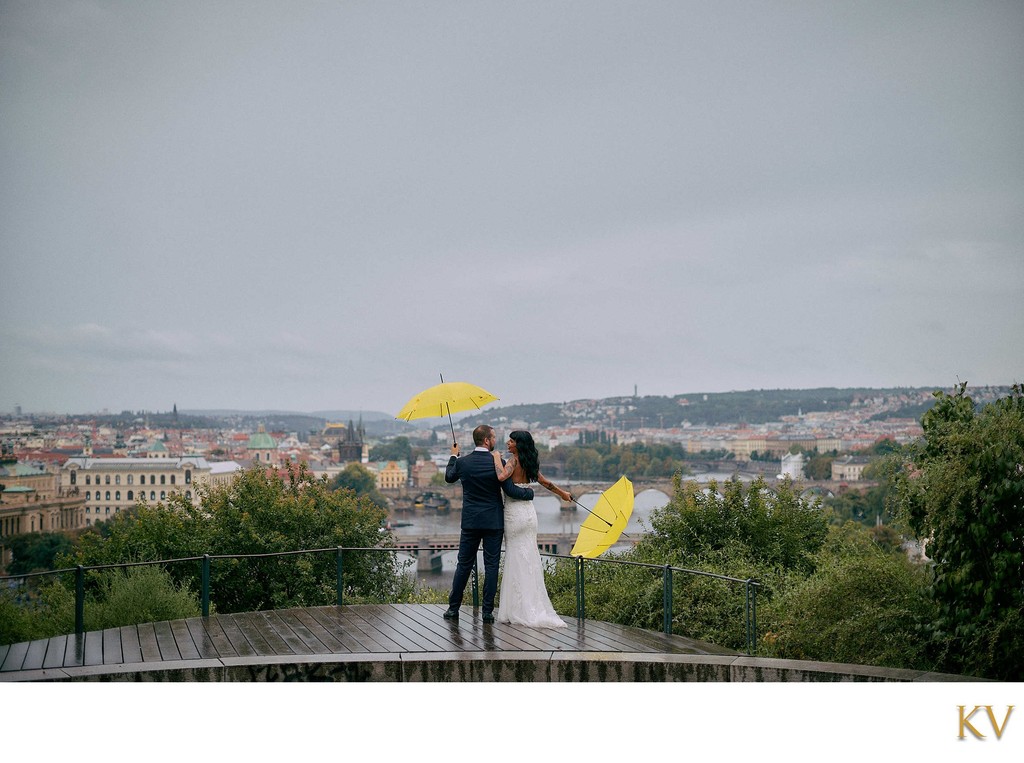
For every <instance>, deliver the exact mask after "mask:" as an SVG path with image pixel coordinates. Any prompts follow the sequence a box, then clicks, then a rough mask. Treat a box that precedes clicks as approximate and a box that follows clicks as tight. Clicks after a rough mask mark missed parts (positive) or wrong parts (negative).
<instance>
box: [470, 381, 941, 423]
mask: <svg viewBox="0 0 1024 763" xmlns="http://www.w3.org/2000/svg"><path fill="white" fill-rule="evenodd" d="M936 389H939V387H917V388H909V387H902V388H886V389H872V388H863V387H851V388H845V389H841V388H834V387H823V388H816V389H776V390H765V389H762V390H745V391H734V392H693V393H687V394H680V395H673V396H671V397H668V396H647V397H628V396H627V397H614V398H604V399H599V400H574V401H570V402H566V403H545V404H542V405H512V406H505V407H490V408H487V409H486V410H484V411H481V412H480V413H478V414H474V415H473V416H472V417H470V418H468V419H466V421H465V422H464V423H465V424H467V425H475V424H478V423H490V424H495V423H501V422H505V421H508V422H513V421H522V422H526V424H527V426H528V427H531V428H543V427H549V426H556V427H557V426H568V425H572V424H587V423H593V424H598V423H599V424H600V425H602V426H614V427H615V428H618V429H627V430H628V429H639V428H642V427H658V428H673V427H680V426H684V425H685V424H689V425H706V426H715V425H721V424H752V425H753V424H764V423H767V422H771V421H778V420H780V419H781V418H782V417H784V416H796V415H798V414H800V413H812V412H828V411H840V410H846V409H848V408H850V407H851V406H854V405H859V404H860V403H862V402H863V401H867V400H872V399H874V398H879V397H882V398H886V399H889V400H891V401H892V402H893V404H892V405H891V409H890V411H889V412H888V414H883V416H884V415H888V416H904V417H913V418H919V417H920V415H921V414H922V413H923V412H924V411H925V410H927V409H928V408H930V407H931V403H930V401H929V400H928V396H929V395H930V394H931V393H932V392H933V391H934V390H936ZM901 401H903V402H901ZM883 416H880V417H883Z"/></svg>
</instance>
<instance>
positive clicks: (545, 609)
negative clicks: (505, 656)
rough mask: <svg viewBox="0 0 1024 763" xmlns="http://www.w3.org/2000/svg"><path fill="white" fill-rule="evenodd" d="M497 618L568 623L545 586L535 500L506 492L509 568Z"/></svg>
mask: <svg viewBox="0 0 1024 763" xmlns="http://www.w3.org/2000/svg"><path fill="white" fill-rule="evenodd" d="M516 484H519V483H516ZM521 487H528V485H521ZM494 619H495V620H496V621H497V622H499V623H511V624H513V625H525V626H528V627H531V628H566V627H568V626H567V625H566V624H565V622H564V621H563V620H562V618H560V617H559V616H558V614H557V613H556V612H555V608H554V607H552V606H551V599H550V598H548V591H547V588H545V587H544V570H543V569H542V568H541V563H540V552H539V551H538V550H537V510H536V509H535V508H534V506H533V501H517V500H515V499H513V498H509V497H508V496H505V568H504V571H503V572H502V574H501V591H500V592H499V594H498V608H497V609H496V610H495V612H494Z"/></svg>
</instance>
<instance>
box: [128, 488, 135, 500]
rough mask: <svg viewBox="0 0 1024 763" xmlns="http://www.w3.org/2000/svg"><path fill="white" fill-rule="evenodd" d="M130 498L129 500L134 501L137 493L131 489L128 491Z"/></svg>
mask: <svg viewBox="0 0 1024 763" xmlns="http://www.w3.org/2000/svg"><path fill="white" fill-rule="evenodd" d="M128 500H129V501H134V500H135V494H134V493H133V492H132V491H131V490H129V491H128Z"/></svg>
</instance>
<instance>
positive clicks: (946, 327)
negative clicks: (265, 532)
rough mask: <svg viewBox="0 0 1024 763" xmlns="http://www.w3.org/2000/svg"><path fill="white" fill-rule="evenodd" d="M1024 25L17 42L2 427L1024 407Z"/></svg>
mask: <svg viewBox="0 0 1024 763" xmlns="http://www.w3.org/2000/svg"><path fill="white" fill-rule="evenodd" d="M1022 32H1024V7H1022V6H1020V5H1019V4H999V3H986V4H981V5H977V4H972V5H956V4H954V5H946V6H936V5H935V4H934V3H927V2H924V3H914V2H911V3H905V4H900V5H898V6H893V5H892V4H891V3H885V2H859V3H842V2H841V3H834V4H829V5H827V6H823V7H794V6H788V5H785V6H784V5H781V4H764V5H759V6H752V5H751V4H749V3H733V2H722V3H700V2H698V3H676V2H650V3H644V4H642V5H641V6H636V5H634V4H624V3H616V2H593V3H587V4H585V5H578V4H561V3H546V2H545V3H541V2H523V3H516V4H515V5H514V6H512V7H508V6H507V5H506V4H498V3H490V2H485V3H479V4H474V5H473V6H471V7H467V6H466V5H465V4H462V3H454V2H438V3H432V4H430V6H429V7H425V6H421V5H417V4H402V3H399V4H394V5H387V6H381V5H379V4H372V5H363V4H349V3H344V4H322V3H306V2H299V3H294V4H293V3H289V4H275V3H265V4H257V5H251V4H234V3H230V2H224V3H205V2H180V3H174V4H166V3H159V2H145V1H144V2H131V3H129V2H121V1H114V0H96V1H94V2H84V1H83V2H73V1H69V2H63V3H57V4H41V3H22V4H5V5H4V6H3V7H2V8H0V89H2V91H3V92H4V93H5V107H4V109H3V111H2V112H0V174H2V175H3V177H4V179H5V182H4V184H3V185H2V186H0V253H2V257H3V263H4V266H5V267H4V280H3V285H4V288H3V289H2V291H0V412H10V411H13V410H14V408H15V406H21V408H22V409H23V410H24V411H26V412H32V411H52V412H58V413H60V412H90V411H100V410H103V409H107V410H110V411H121V410H168V409H170V407H171V405H172V404H176V405H177V407H178V409H179V410H204V409H218V408H234V409H237V410H269V409H273V410H284V411H300V412H301V411H307V412H308V411H317V410H332V409H346V410H359V409H362V410H367V411H379V412H384V413H394V412H397V411H398V410H399V409H400V408H401V407H402V405H403V404H404V403H405V401H406V400H408V399H409V397H411V396H412V395H413V394H415V393H416V392H418V391H419V390H421V389H424V388H426V387H428V386H431V385H432V384H435V383H437V382H438V381H439V377H440V375H441V374H443V375H444V378H445V380H448V381H456V380H465V381H471V382H473V383H476V384H478V385H480V386H482V387H484V388H485V389H487V390H489V391H491V392H492V393H494V394H495V395H497V396H498V397H499V399H500V402H499V403H497V405H499V406H506V405H515V404H520V403H536V402H561V401H569V400H579V399H601V398H607V397H613V396H628V395H630V394H632V393H633V391H634V388H636V389H637V391H638V393H639V394H640V395H641V396H643V395H674V394H685V393H686V392H685V391H687V390H692V391H697V392H724V391H729V390H754V389H810V388H818V387H838V388H849V387H869V388H892V387H924V386H929V385H936V388H938V389H947V390H948V389H950V388H951V387H953V386H954V385H955V384H956V383H957V382H958V381H965V382H968V384H969V385H970V386H971V387H974V386H982V385H1009V384H1012V383H1015V382H1020V381H1022V377H1024V374H1022V373H1021V369H1022V365H1021V363H1020V358H1021V357H1024V310H1022V308H1021V306H1020V302H1021V300H1020V294H1022V293H1024V243H1022V242H1024V218H1022V216H1021V215H1020V210H1021V209H1022V208H1024V183H1022V179H1024V145H1022V144H1021V142H1020V140H1019V136H1020V134H1021V133H1022V132H1024V116H1022V114H1024V111H1022V108H1021V106H1022V104H1024V77H1022V76H1021V74H1022V71H1021V68H1022V67H1021V63H1020V54H1019V40H1020V35H1021V33H1022Z"/></svg>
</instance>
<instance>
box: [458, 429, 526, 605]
mask: <svg viewBox="0 0 1024 763" xmlns="http://www.w3.org/2000/svg"><path fill="white" fill-rule="evenodd" d="M473 444H474V445H475V446H476V447H475V448H473V452H472V453H470V454H469V455H466V456H463V457H462V458H459V457H458V456H459V446H458V445H457V444H455V445H452V455H451V458H449V459H448V466H447V467H446V468H445V470H444V481H445V482H448V483H453V482H456V481H458V480H462V534H461V536H460V538H459V561H458V564H457V565H456V567H455V578H454V579H453V580H452V592H451V595H450V596H449V597H448V610H447V611H446V612H445V613H444V619H445V620H458V619H459V607H460V606H462V594H463V593H464V592H465V590H466V582H467V581H468V580H469V573H470V571H471V570H472V569H473V562H474V561H475V560H476V552H477V549H478V548H479V547H480V543H481V541H482V542H483V545H484V622H485V623H493V622H494V595H495V594H496V593H497V592H498V559H499V558H500V556H501V536H502V533H503V531H504V527H505V517H504V501H503V500H502V497H501V491H502V490H504V491H505V492H506V493H508V494H509V496H510V497H512V498H518V499H519V500H521V501H532V500H533V490H531V489H530V488H522V487H519V486H518V485H516V484H514V483H513V482H512V480H510V479H508V480H505V481H504V482H499V481H498V475H497V473H496V472H495V469H494V457H493V456H491V451H492V450H494V446H495V444H497V437H496V436H495V434H494V429H493V428H492V427H489V426H487V425H486V424H481V425H480V426H478V427H477V428H476V429H474V430H473Z"/></svg>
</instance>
